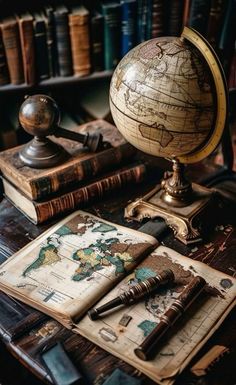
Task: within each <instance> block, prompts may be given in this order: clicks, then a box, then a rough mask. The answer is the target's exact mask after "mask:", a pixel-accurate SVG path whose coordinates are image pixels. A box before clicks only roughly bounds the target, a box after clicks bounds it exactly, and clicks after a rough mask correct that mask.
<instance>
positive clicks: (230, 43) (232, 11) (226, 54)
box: [217, 0, 236, 77]
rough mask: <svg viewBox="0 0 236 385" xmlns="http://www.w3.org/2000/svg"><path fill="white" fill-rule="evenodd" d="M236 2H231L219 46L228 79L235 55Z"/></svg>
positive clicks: (228, 4) (234, 0) (227, 8)
mask: <svg viewBox="0 0 236 385" xmlns="http://www.w3.org/2000/svg"><path fill="white" fill-rule="evenodd" d="M235 24H236V0H229V1H228V2H227V7H226V11H225V15H224V20H223V25H222V28H221V32H220V38H219V42H218V45H217V48H218V54H219V57H220V60H221V63H222V65H223V68H224V71H225V73H226V77H228V76H229V67H230V62H231V60H232V57H233V54H234V45H235V40H236V28H235Z"/></svg>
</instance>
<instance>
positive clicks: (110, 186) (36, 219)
mask: <svg viewBox="0 0 236 385" xmlns="http://www.w3.org/2000/svg"><path fill="white" fill-rule="evenodd" d="M145 174H146V166H145V164H143V163H136V164H134V163H133V164H129V165H128V166H126V167H122V168H120V169H118V170H114V171H111V172H109V173H106V174H103V175H102V176H100V177H98V178H96V179H95V180H94V179H93V180H91V181H87V183H82V184H81V183H80V184H79V185H78V184H77V187H75V188H73V189H72V190H70V191H67V192H65V193H59V194H58V195H57V196H55V197H52V198H50V199H46V200H41V201H40V202H37V201H32V200H31V199H29V198H27V196H26V195H24V194H23V193H21V191H20V190H19V189H18V188H17V187H15V186H13V185H12V184H11V183H10V182H8V181H7V180H6V179H5V178H4V177H2V181H3V189H4V195H5V197H6V198H7V199H9V200H10V201H11V203H13V205H14V206H15V207H16V208H18V209H19V210H20V211H21V212H22V213H23V214H24V215H26V216H27V217H28V219H30V220H31V221H32V222H33V223H34V224H40V223H43V222H46V221H48V220H50V219H52V218H55V217H57V216H59V215H63V214H65V213H68V212H70V211H72V210H74V209H76V208H77V209H78V208H82V207H84V206H86V205H88V204H91V203H92V202H94V201H96V202H98V200H100V199H102V198H104V197H107V196H110V195H112V194H114V192H115V191H117V192H118V191H119V190H121V189H125V188H128V186H131V185H133V184H134V183H141V182H142V181H143V180H144V178H145Z"/></svg>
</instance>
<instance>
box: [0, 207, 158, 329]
mask: <svg viewBox="0 0 236 385" xmlns="http://www.w3.org/2000/svg"><path fill="white" fill-rule="evenodd" d="M157 244H158V242H157V241H156V239H155V238H153V237H151V236H149V235H147V234H143V233H141V232H138V231H135V230H132V229H129V228H126V227H122V226H118V225H115V224H113V223H110V222H107V221H104V220H102V219H100V218H97V217H95V216H93V215H91V214H88V213H85V212H82V211H78V212H76V213H74V214H72V215H70V216H69V217H67V218H66V219H65V220H63V221H61V222H59V224H57V225H56V226H53V227H52V228H51V229H50V230H49V231H47V232H45V233H43V234H42V235H41V236H40V237H38V238H37V239H36V240H34V241H32V242H31V243H30V244H28V245H27V246H26V247H25V248H23V249H22V250H20V251H19V252H18V253H16V254H15V255H14V256H12V257H11V258H10V260H8V261H6V262H5V263H4V264H3V265H1V267H0V288H1V289H2V290H4V291H5V292H6V293H8V294H11V295H12V296H14V297H16V298H18V299H21V300H22V301H24V302H27V303H28V304H30V305H32V306H34V307H36V308H38V309H39V310H41V311H43V312H45V313H48V314H49V315H51V316H52V317H54V318H56V319H58V320H59V321H60V322H62V323H63V324H65V326H69V325H68V323H70V321H71V319H76V318H77V317H80V316H81V315H82V313H84V312H85V311H86V310H88V309H89V308H90V307H91V306H92V304H93V303H94V302H96V301H98V299H100V298H102V296H103V295H104V294H105V293H107V292H108V291H109V290H110V289H111V288H112V287H113V286H114V285H115V283H116V282H118V281H119V280H120V279H121V278H122V277H123V276H124V275H125V274H126V273H127V272H129V271H132V270H133V268H134V267H135V266H136V265H137V263H138V262H139V261H140V259H142V258H143V257H144V256H146V255H147V254H148V253H149V252H150V250H153V249H154V246H155V245H157Z"/></svg>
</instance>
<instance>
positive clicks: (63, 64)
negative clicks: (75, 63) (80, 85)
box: [54, 12, 73, 76]
mask: <svg viewBox="0 0 236 385" xmlns="http://www.w3.org/2000/svg"><path fill="white" fill-rule="evenodd" d="M54 21H55V34H56V46H57V60H58V70H59V75H60V76H71V75H72V74H73V71H72V58H71V42H70V32H69V24H68V13H57V12H54Z"/></svg>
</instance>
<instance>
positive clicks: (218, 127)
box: [178, 27, 228, 163]
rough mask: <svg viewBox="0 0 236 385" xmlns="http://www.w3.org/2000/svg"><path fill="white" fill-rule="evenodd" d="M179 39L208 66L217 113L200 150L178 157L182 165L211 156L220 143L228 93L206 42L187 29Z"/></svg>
mask: <svg viewBox="0 0 236 385" xmlns="http://www.w3.org/2000/svg"><path fill="white" fill-rule="evenodd" d="M181 37H183V38H185V39H186V40H188V41H189V42H190V43H192V44H193V45H194V46H195V47H196V48H197V49H198V50H199V51H200V52H201V54H202V55H203V57H204V59H205V60H206V62H207V64H208V65H209V68H210V70H211V73H212V76H213V79H214V84H215V89H216V100H217V112H216V120H215V127H214V129H213V132H212V134H211V136H210V137H209V139H208V141H207V142H206V143H205V144H204V145H203V146H202V147H201V148H199V149H197V150H196V151H193V152H190V153H189V154H185V155H181V156H178V159H179V161H180V162H182V163H195V162H199V161H200V160H202V159H204V158H206V157H207V156H208V155H209V154H211V153H212V152H213V151H214V150H215V148H216V147H217V145H218V144H219V142H220V139H221V136H222V133H223V131H224V128H225V123H226V119H227V111H228V93H227V86H226V80H225V75H224V71H223V68H222V66H221V63H220V61H219V59H218V57H217V55H216V53H215V51H214V50H213V48H212V47H211V45H210V44H209V43H208V41H207V40H206V39H204V38H203V37H202V36H201V35H200V34H199V33H198V32H197V31H195V30H194V29H192V28H188V27H184V29H183V32H182V34H181Z"/></svg>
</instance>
